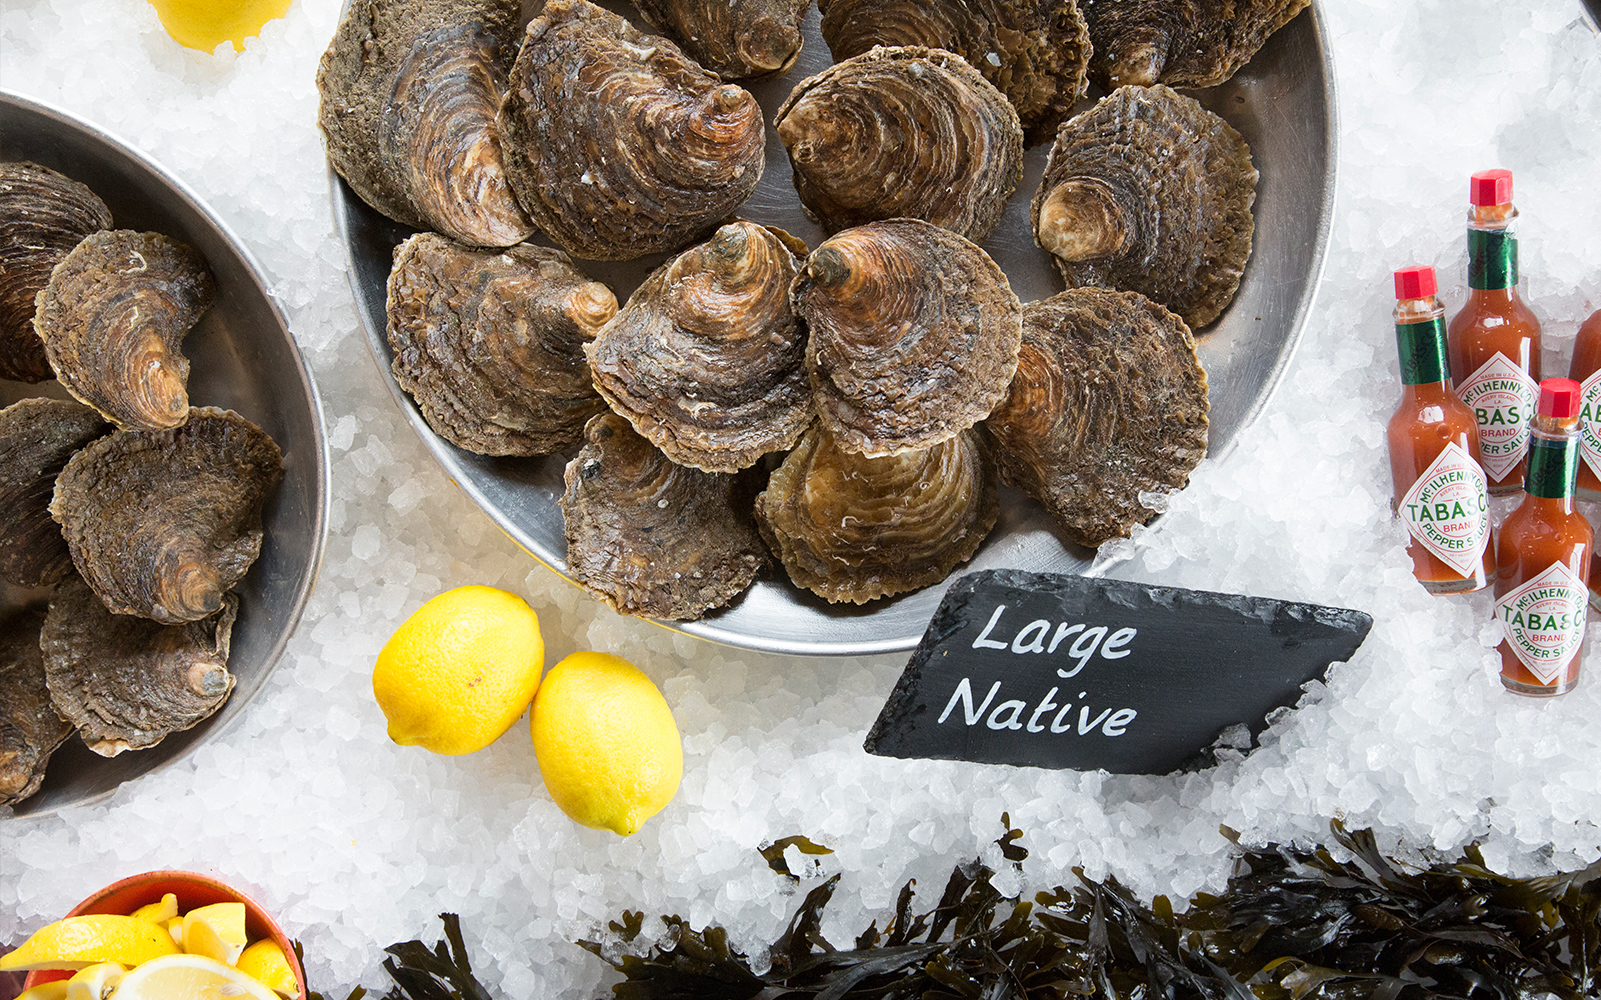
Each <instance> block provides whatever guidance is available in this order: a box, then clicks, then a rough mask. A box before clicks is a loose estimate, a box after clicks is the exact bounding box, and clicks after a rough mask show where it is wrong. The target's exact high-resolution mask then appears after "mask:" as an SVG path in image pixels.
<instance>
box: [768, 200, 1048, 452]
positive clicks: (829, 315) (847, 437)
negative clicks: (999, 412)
mask: <svg viewBox="0 0 1601 1000" xmlns="http://www.w3.org/2000/svg"><path fill="white" fill-rule="evenodd" d="M791 295H792V297H793V299H794V303H795V311H796V312H797V313H799V314H800V316H801V318H802V319H804V320H805V321H806V324H807V327H808V334H807V336H808V338H809V340H808V343H807V345H806V367H807V370H808V371H809V372H810V374H811V379H812V390H813V392H814V394H815V396H816V400H817V410H818V415H819V416H820V417H821V418H822V421H823V424H824V426H826V427H827V428H828V429H829V431H830V432H831V433H832V434H833V436H834V438H835V440H836V443H837V446H838V447H839V448H841V449H844V450H845V451H850V452H857V453H859V454H863V455H869V456H883V455H894V454H898V453H900V452H903V451H912V450H915V449H919V448H927V447H929V446H931V445H935V444H938V443H939V442H941V441H944V440H947V439H949V438H951V437H954V436H955V435H956V434H957V433H959V432H960V431H962V430H964V429H966V428H968V427H971V426H973V424H975V423H977V422H978V421H980V420H982V419H984V417H985V416H987V415H988V414H989V411H990V410H991V408H993V407H994V405H995V403H996V402H997V401H999V400H1000V398H1001V396H1002V395H1004V394H1005V392H1006V386H1007V383H1009V382H1010V381H1011V380H1012V372H1013V371H1014V370H1015V369H1016V367H1017V349H1018V345H1019V344H1020V343H1021V342H1022V328H1023V327H1022V324H1023V318H1022V316H1023V311H1022V307H1021V305H1019V303H1018V301H1017V296H1016V295H1014V294H1013V293H1012V289H1011V287H1010V286H1009V285H1008V284H1007V283H1006V275H1005V274H1003V273H1002V272H1001V269H1000V268H999V267H997V266H996V264H995V262H994V261H993V260H990V257H989V255H988V254H986V253H985V252H984V251H982V250H980V249H979V248H978V247H976V246H974V245H973V244H972V243H970V242H968V241H967V240H965V239H963V238H962V237H960V236H957V235H956V234H955V233H951V232H947V231H946V230H943V229H940V228H938V227H936V226H931V225H929V224H928V223H926V222H919V221H917V220H915V219H892V220H890V221H887V222H874V223H871V224H869V225H866V226H859V227H857V228H855V229H847V230H845V231H844V232H842V233H840V234H839V235H837V236H835V237H834V238H833V239H831V240H829V241H828V242H826V243H824V244H823V245H822V246H820V247H818V248H817V249H816V250H814V251H813V252H812V255H811V256H810V257H808V258H807V259H806V265H805V267H803V268H802V269H801V272H800V274H799V275H798V276H796V278H795V284H794V286H793V288H792V291H791Z"/></svg>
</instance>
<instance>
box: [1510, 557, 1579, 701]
mask: <svg viewBox="0 0 1601 1000" xmlns="http://www.w3.org/2000/svg"><path fill="white" fill-rule="evenodd" d="M1588 598H1589V591H1588V588H1586V587H1585V585H1584V581H1583V580H1580V579H1579V577H1578V575H1577V574H1576V573H1574V572H1573V570H1571V569H1568V567H1567V565H1566V564H1564V563H1559V562H1558V563H1552V564H1551V565H1550V567H1548V568H1547V569H1546V571H1545V572H1543V573H1541V574H1540V575H1539V576H1537V577H1535V578H1534V579H1532V580H1530V581H1529V582H1528V583H1525V584H1524V585H1523V586H1521V587H1519V588H1518V589H1517V590H1514V591H1513V592H1512V593H1510V594H1508V595H1506V596H1505V597H1503V598H1501V600H1500V602H1499V603H1498V604H1497V605H1496V608H1495V616H1496V617H1497V618H1499V619H1500V620H1501V626H1502V628H1503V629H1504V630H1505V631H1506V641H1507V643H1508V644H1509V645H1510V646H1511V647H1512V652H1513V653H1514V654H1516V656H1517V658H1518V659H1519V660H1520V661H1522V663H1523V665H1524V666H1525V667H1528V668H1529V673H1531V674H1533V675H1534V676H1536V677H1538V678H1540V681H1541V683H1544V684H1551V683H1554V682H1555V681H1556V679H1557V677H1558V676H1559V675H1560V674H1561V673H1562V671H1563V670H1565V669H1567V666H1568V661H1570V660H1572V659H1573V657H1574V656H1575V655H1577V653H1578V652H1579V644H1580V643H1581V642H1583V641H1584V619H1585V610H1586V608H1587V606H1588V603H1589V600H1588Z"/></svg>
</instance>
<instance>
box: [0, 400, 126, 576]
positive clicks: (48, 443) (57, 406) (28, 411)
mask: <svg viewBox="0 0 1601 1000" xmlns="http://www.w3.org/2000/svg"><path fill="white" fill-rule="evenodd" d="M110 430H111V425H110V424H108V423H106V422H105V421H104V420H102V419H101V417H100V414H98V413H96V412H95V411H94V410H91V409H90V408H89V407H87V406H84V405H83V404H82V403H78V402H74V401H72V400H63V399H24V400H21V401H20V402H16V403H13V404H11V405H10V406H8V407H6V408H5V409H3V410H0V577H5V578H6V579H7V580H10V581H11V582H12V583H14V584H16V585H17V586H19V587H43V586H48V585H49V584H52V583H55V582H56V581H57V580H59V579H61V578H62V577H63V576H66V575H67V571H68V570H70V569H72V556H71V555H70V554H68V552H67V542H66V539H64V538H62V537H61V527H60V526H59V525H57V524H56V522H55V521H53V520H51V519H50V498H51V496H52V495H53V494H54V491H55V488H56V476H57V474H59V473H60V472H61V469H62V466H64V465H66V464H67V459H69V458H71V457H72V456H73V455H74V454H76V453H77V451H78V450H79V449H80V448H82V447H83V446H85V445H87V444H88V443H89V442H90V441H93V440H95V439H96V438H98V437H102V436H103V435H105V434H107V433H108V432H109V431H110Z"/></svg>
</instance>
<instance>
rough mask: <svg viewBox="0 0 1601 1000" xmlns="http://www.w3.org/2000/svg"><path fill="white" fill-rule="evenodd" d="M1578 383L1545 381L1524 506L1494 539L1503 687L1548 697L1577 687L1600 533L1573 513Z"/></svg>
mask: <svg viewBox="0 0 1601 1000" xmlns="http://www.w3.org/2000/svg"><path fill="white" fill-rule="evenodd" d="M1578 451H1579V384H1578V383H1577V382H1575V381H1573V380H1572V379H1565V378H1553V379H1547V380H1546V381H1544V382H1542V383H1540V403H1539V412H1538V415H1537V416H1536V417H1535V419H1534V425H1533V428H1532V432H1531V434H1530V440H1529V474H1528V478H1527V480H1526V482H1525V487H1524V492H1525V496H1524V498H1523V503H1522V504H1521V505H1520V506H1519V507H1518V509H1517V510H1515V511H1513V512H1512V513H1511V514H1509V515H1507V519H1506V520H1505V521H1503V522H1502V523H1501V530H1500V531H1499V532H1498V533H1497V536H1496V547H1495V551H1496V581H1495V616H1496V618H1497V620H1499V621H1500V622H1501V627H1502V630H1503V632H1504V638H1502V640H1501V645H1500V647H1499V648H1500V652H1501V683H1502V684H1503V685H1505V687H1506V689H1507V690H1508V691H1511V692H1513V693H1514V694H1522V695H1530V696H1532V697H1537V698H1549V697H1553V696H1555V695H1559V694H1566V693H1567V692H1569V691H1571V690H1573V688H1574V686H1575V685H1576V684H1578V683H1579V662H1580V660H1581V659H1582V658H1583V656H1584V626H1585V617H1586V615H1585V612H1586V610H1587V609H1588V607H1589V579H1590V553H1591V549H1592V548H1594V545H1595V533H1594V532H1593V531H1591V529H1590V524H1589V522H1588V521H1586V520H1585V519H1584V516H1583V515H1581V514H1580V513H1578V512H1577V511H1576V510H1574V509H1573V479H1574V474H1575V473H1576V472H1577V471H1578V464H1579V456H1578Z"/></svg>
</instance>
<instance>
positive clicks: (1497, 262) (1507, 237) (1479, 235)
mask: <svg viewBox="0 0 1601 1000" xmlns="http://www.w3.org/2000/svg"><path fill="white" fill-rule="evenodd" d="M1517 283H1518V238H1517V237H1516V236H1514V235H1512V231H1511V230H1510V229H1472V228H1470V229H1468V287H1469V288H1476V289H1482V290H1494V289H1500V288H1511V287H1512V286H1514V285H1516V284H1517Z"/></svg>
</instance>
